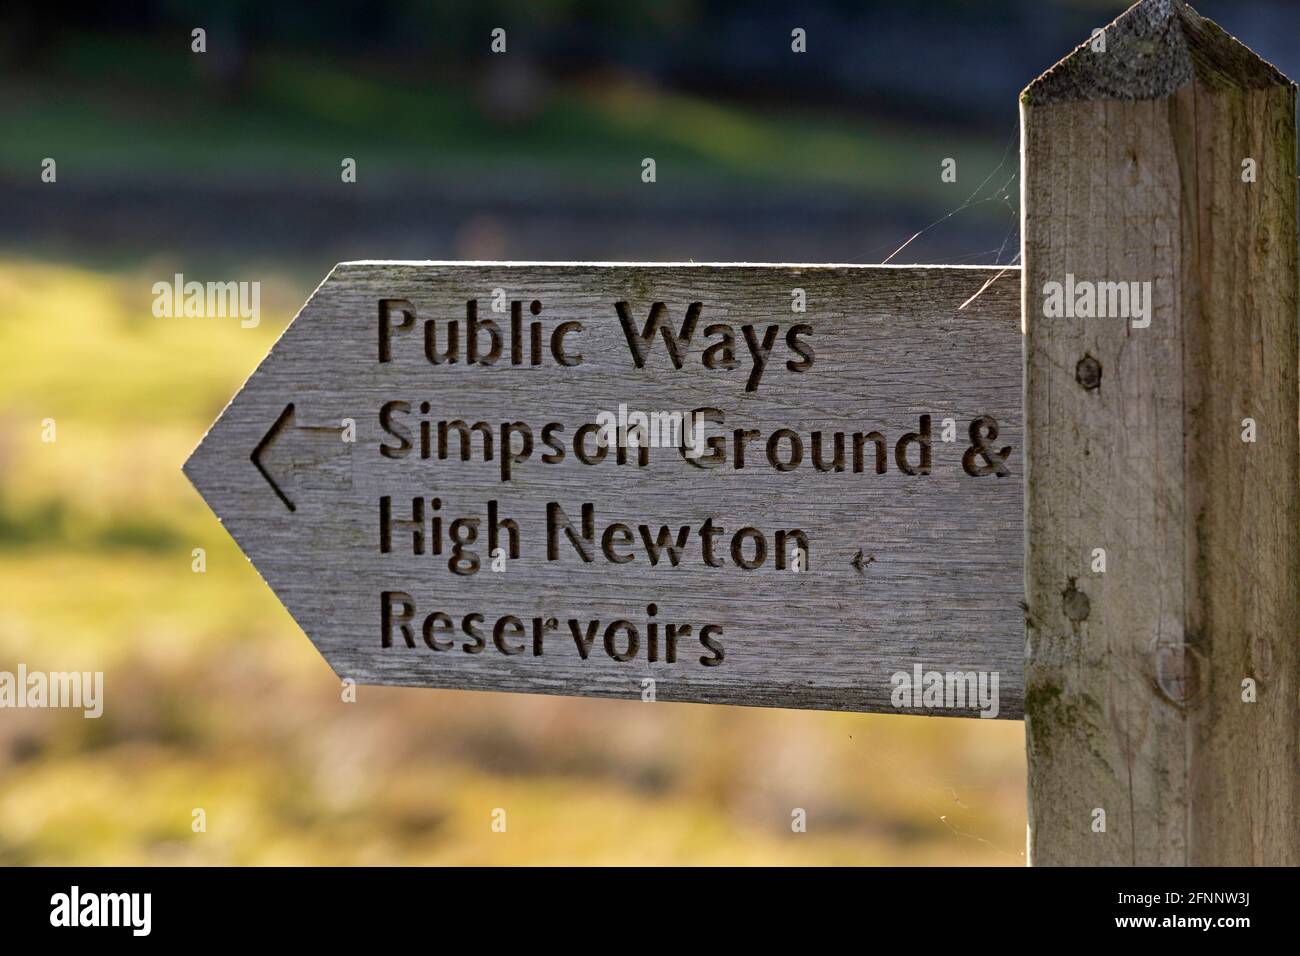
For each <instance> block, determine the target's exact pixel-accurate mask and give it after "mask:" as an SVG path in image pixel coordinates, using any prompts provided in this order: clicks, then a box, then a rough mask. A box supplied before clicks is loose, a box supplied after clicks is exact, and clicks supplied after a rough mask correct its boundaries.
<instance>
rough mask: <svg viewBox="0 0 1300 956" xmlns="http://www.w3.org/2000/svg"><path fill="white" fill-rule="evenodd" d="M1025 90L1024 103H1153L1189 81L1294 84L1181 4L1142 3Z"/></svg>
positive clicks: (1164, 0)
mask: <svg viewBox="0 0 1300 956" xmlns="http://www.w3.org/2000/svg"><path fill="white" fill-rule="evenodd" d="M1102 33H1103V36H1104V47H1102V46H1101V44H1100V43H1099V42H1098V38H1097V37H1091V38H1089V39H1088V40H1085V41H1084V42H1083V43H1081V44H1080V45H1079V46H1078V47H1077V48H1076V49H1075V50H1074V52H1072V53H1071V54H1070V55H1069V56H1067V57H1066V58H1065V59H1063V60H1062V61H1061V62H1060V63H1057V64H1056V65H1055V66H1054V67H1052V68H1051V69H1050V70H1048V71H1047V72H1046V73H1044V74H1043V75H1042V76H1040V77H1039V78H1038V79H1036V80H1034V82H1032V83H1030V84H1029V86H1028V87H1026V89H1025V91H1024V92H1023V93H1022V94H1021V96H1020V98H1021V101H1022V102H1025V103H1033V104H1039V103H1051V102H1064V101H1070V100H1153V99H1159V98H1161V97H1164V96H1168V95H1169V94H1171V93H1173V92H1174V91H1175V90H1177V89H1179V88H1180V87H1183V86H1185V85H1186V84H1188V83H1190V82H1193V81H1196V82H1199V83H1201V84H1203V85H1204V86H1206V87H1208V88H1211V89H1264V88H1267V87H1274V86H1288V85H1294V84H1293V83H1292V81H1291V80H1290V79H1289V78H1288V77H1286V76H1285V75H1283V74H1282V73H1281V72H1280V71H1279V70H1278V69H1276V68H1275V67H1274V66H1273V65H1272V64H1270V63H1268V62H1266V61H1265V60H1264V59H1263V58H1262V57H1260V56H1259V55H1258V54H1256V53H1255V52H1254V51H1253V50H1251V49H1250V48H1249V47H1248V46H1246V45H1245V44H1244V43H1242V42H1240V41H1239V40H1237V39H1236V38H1235V37H1233V36H1231V35H1229V34H1228V33H1227V32H1226V31H1224V30H1223V29H1222V28H1221V27H1220V26H1219V25H1218V24H1216V23H1214V22H1213V21H1211V20H1207V19H1205V18H1204V17H1202V16H1201V15H1200V14H1199V13H1197V12H1196V11H1195V10H1193V9H1192V8H1191V7H1189V6H1188V5H1187V4H1186V3H1185V2H1183V0H1141V2H1140V3H1137V4H1135V5H1134V6H1132V7H1130V8H1129V9H1128V10H1127V11H1126V12H1124V13H1123V14H1122V15H1120V16H1119V17H1118V18H1117V19H1116V20H1115V21H1114V22H1113V23H1111V24H1110V25H1109V26H1107V27H1106V28H1105V29H1104V30H1103V31H1102Z"/></svg>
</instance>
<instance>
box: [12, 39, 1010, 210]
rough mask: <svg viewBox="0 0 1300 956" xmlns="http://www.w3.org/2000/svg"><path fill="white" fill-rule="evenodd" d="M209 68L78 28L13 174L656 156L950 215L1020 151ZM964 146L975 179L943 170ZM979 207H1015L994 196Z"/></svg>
mask: <svg viewBox="0 0 1300 956" xmlns="http://www.w3.org/2000/svg"><path fill="white" fill-rule="evenodd" d="M203 66H204V60H203V57H201V56H194V55H191V54H189V53H187V52H185V50H184V48H181V49H180V50H176V49H174V48H171V49H160V48H159V47H158V46H157V44H156V42H151V41H146V40H143V39H132V38H128V37H113V38H112V39H111V40H105V39H96V38H91V37H77V36H70V37H69V38H67V39H66V40H65V41H64V42H63V43H62V44H61V45H60V47H59V55H58V57H57V58H56V59H55V60H54V61H53V62H52V63H51V64H49V66H48V69H46V71H45V72H44V74H43V75H42V78H41V82H40V83H34V82H23V81H22V80H20V79H19V78H16V77H15V78H10V81H9V82H7V83H6V84H5V89H4V91H3V92H0V104H2V105H3V109H0V172H3V173H5V174H8V175H11V176H14V177H23V178H26V177H29V176H31V175H33V170H38V169H39V166H40V162H41V160H42V159H43V158H44V157H46V156H52V157H55V158H57V159H59V161H60V162H61V163H67V164H69V165H68V169H69V171H70V172H72V171H75V174H76V175H78V176H81V177H93V176H96V175H98V176H116V177H123V176H126V177H130V176H136V177H154V178H159V179H161V178H166V177H182V178H184V177H191V178H209V179H210V178H211V177H213V176H214V175H220V174H222V173H227V172H231V171H233V170H238V171H239V173H240V175H241V176H244V177H247V176H252V175H261V176H264V177H266V178H268V179H274V178H276V177H290V178H291V179H292V180H293V181H294V182H296V183H299V184H310V183H312V182H315V183H318V184H319V185H321V186H326V185H333V184H336V183H337V182H338V177H339V164H340V162H341V160H342V158H343V157H345V156H346V157H352V158H355V159H356V160H357V161H358V166H359V169H360V177H359V182H362V183H366V182H376V181H385V180H398V181H402V182H416V183H419V182H425V183H438V184H440V185H442V186H444V187H447V186H449V185H451V184H454V183H457V182H473V181H482V180H483V179H485V178H491V177H497V178H498V179H502V180H509V179H510V178H521V177H523V178H527V180H528V181H529V182H530V183H532V184H533V187H534V188H535V189H537V190H539V191H541V192H543V193H547V192H551V191H554V192H560V193H564V192H573V193H576V192H589V191H592V190H604V191H607V192H608V191H617V190H620V189H622V190H628V189H634V188H636V187H637V186H638V185H639V173H640V163H641V160H642V158H644V157H646V156H652V157H654V158H655V160H656V163H657V166H658V170H659V175H660V176H661V177H664V176H673V177H675V180H674V181H675V183H676V184H677V185H678V187H679V188H680V187H682V186H683V185H684V184H687V183H693V184H695V185H696V186H697V187H698V188H699V189H701V190H709V189H717V188H745V187H751V188H752V187H764V188H768V189H773V188H775V189H779V190H782V191H785V192H789V193H792V194H794V195H798V194H799V193H800V192H801V191H804V192H806V191H808V190H823V191H826V192H827V193H830V192H831V191H833V194H834V195H837V196H844V197H846V198H868V197H869V198H874V199H876V200H879V199H881V198H882V197H888V198H890V199H892V200H895V201H897V202H899V203H911V204H914V205H918V206H922V207H925V208H927V209H931V210H938V211H941V212H942V211H948V210H950V209H951V208H952V207H953V206H954V205H955V204H956V203H958V202H961V201H962V200H963V199H965V198H966V196H967V195H969V193H970V188H971V187H972V186H973V185H974V184H977V183H979V182H980V181H981V180H982V179H983V178H984V177H985V176H987V175H989V174H990V173H992V172H993V171H994V170H997V169H999V168H1006V167H1005V164H1006V161H1007V156H1008V153H1007V143H1006V142H994V141H988V140H983V139H980V138H978V137H972V136H971V135H970V134H968V133H961V134H958V133H955V132H954V131H952V130H942V129H935V128H930V127H925V126H920V125H911V124H907V123H904V122H899V121H896V120H893V121H885V120H881V119H878V118H873V117H871V116H869V115H867V114H866V113H865V111H864V113H863V114H862V115H856V116H855V115H845V114H844V113H842V112H840V113H830V112H828V113H825V114H824V115H823V114H818V113H816V112H811V111H809V110H808V109H807V108H803V109H801V110H800V111H799V112H797V113H796V112H793V111H789V112H785V111H781V110H774V109H762V108H759V107H755V106H750V105H745V104H739V103H731V104H719V103H715V102H710V101H707V100H704V99H702V98H698V97H693V96H690V95H685V94H682V93H679V92H674V91H670V90H664V89H657V88H652V87H649V86H647V85H645V84H644V83H643V82H641V81H638V80H637V79H636V78H635V77H633V76H629V75H622V76H611V77H600V78H588V79H570V80H565V81H562V82H555V83H547V82H545V81H544V80H542V78H541V77H532V78H530V80H529V87H530V88H536V89H540V90H541V91H542V92H540V93H537V94H536V95H535V97H534V101H532V102H530V103H529V104H528V105H527V106H526V107H525V108H522V109H519V110H515V111H513V112H512V110H511V109H509V108H504V107H501V108H498V107H496V106H494V105H493V104H494V103H495V102H496V101H495V100H493V99H492V95H493V94H491V93H490V92H488V90H489V89H490V86H489V85H488V84H483V87H484V88H483V89H476V88H475V87H474V86H473V85H472V84H467V83H465V82H463V81H461V80H459V79H457V78H454V77H447V76H442V75H439V74H438V73H437V71H436V69H434V68H432V66H433V65H423V66H422V65H420V64H411V63H403V62H400V61H399V62H395V63H391V64H390V63H382V64H376V63H360V64H354V65H353V66H354V67H355V68H353V69H348V68H347V67H346V66H341V65H340V64H339V63H338V62H335V61H332V60H327V59H323V58H313V57H309V56H304V55H295V54H288V53H284V52H277V53H276V55H275V56H255V57H252V58H251V59H250V60H249V63H248V65H247V67H246V69H244V70H243V71H242V72H241V74H240V79H239V81H238V84H237V88H236V89H234V90H232V89H231V88H230V87H229V84H225V83H223V82H221V81H217V80H214V79H213V77H212V76H210V75H208V74H205V73H204V72H203V69H202V68H203ZM425 67H428V68H425ZM505 115H509V118H505ZM1014 132H1015V130H1014V129H1009V130H1008V135H1013V134H1014ZM181 133H183V135H178V134H181ZM949 156H951V157H954V158H956V159H957V160H958V162H959V165H960V169H961V171H962V173H961V182H962V184H963V185H962V186H957V185H955V184H952V183H944V182H942V181H941V180H940V177H939V169H940V166H939V164H940V160H941V159H942V158H944V157H949ZM1012 159H1014V157H1012ZM1013 167H1014V163H1012V168H1010V171H1009V173H1008V175H1010V173H1013V172H1014V168H1013ZM966 184H970V185H969V186H968V185H966ZM963 190H964V191H963ZM973 212H974V214H975V215H977V216H978V215H988V216H1001V215H1002V212H1001V211H1000V210H998V209H996V208H993V207H992V206H990V207H989V208H984V209H981V208H976V209H975V210H974V211H973Z"/></svg>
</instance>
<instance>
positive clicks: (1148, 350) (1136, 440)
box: [1021, 0, 1300, 865]
mask: <svg viewBox="0 0 1300 956" xmlns="http://www.w3.org/2000/svg"><path fill="white" fill-rule="evenodd" d="M1107 39H1108V42H1107V52H1106V53H1105V54H1097V53H1094V52H1092V51H1091V50H1090V49H1089V48H1088V47H1087V46H1084V47H1081V48H1080V50H1078V51H1076V52H1075V53H1074V54H1072V55H1071V57H1070V58H1068V59H1067V60H1066V61H1064V63H1063V64H1061V65H1060V66H1058V67H1056V68H1054V69H1053V70H1052V71H1049V72H1048V73H1047V74H1046V75H1045V76H1044V77H1043V78H1042V79H1040V80H1039V81H1038V82H1036V83H1035V84H1033V85H1031V86H1030V87H1029V88H1028V89H1027V90H1026V91H1025V93H1024V95H1023V96H1022V100H1021V103H1022V113H1021V115H1022V126H1023V158H1022V161H1023V197H1024V203H1023V214H1024V228H1023V230H1022V234H1023V235H1022V237H1023V243H1024V248H1023V260H1022V261H1023V263H1024V270H1025V271H1024V277H1023V278H1024V286H1025V289H1024V291H1025V300H1024V313H1025V316H1026V321H1027V334H1026V339H1025V392H1026V404H1025V407H1026V415H1027V426H1026V431H1027V434H1026V440H1027V442H1028V453H1029V464H1028V469H1027V475H1026V482H1027V492H1026V515H1027V522H1026V539H1027V551H1026V590H1027V604H1028V612H1027V615H1026V619H1027V632H1028V635H1027V636H1028V657H1027V660H1026V706H1025V711H1026V715H1025V716H1026V734H1027V743H1028V757H1029V804H1030V806H1029V818H1030V821H1029V822H1030V847H1029V850H1030V858H1031V861H1032V862H1033V863H1035V864H1156V865H1167V864H1199V865H1241V864H1290V865H1295V864H1296V863H1297V862H1300V753H1298V750H1297V741H1298V740H1300V696H1298V689H1300V688H1298V686H1297V675H1298V673H1300V640H1298V636H1297V628H1298V625H1300V507H1298V505H1300V501H1298V495H1300V429H1298V417H1300V407H1298V403H1297V281H1298V279H1297V233H1296V210H1297V197H1296V159H1295V156H1296V126H1295V88H1294V86H1293V85H1292V84H1291V83H1290V82H1289V81H1287V80H1286V79H1285V78H1284V77H1282V76H1281V75H1280V74H1278V73H1277V72H1276V71H1275V70H1273V69H1272V68H1271V67H1268V66H1267V64H1264V63H1262V61H1260V60H1258V58H1256V57H1254V55H1253V54H1251V53H1250V51H1249V50H1246V49H1245V48H1244V47H1242V46H1241V45H1240V44H1238V43H1237V42H1236V41H1235V40H1233V39H1232V38H1231V37H1228V36H1227V34H1225V33H1223V31H1222V30H1220V29H1218V28H1217V27H1215V26H1214V25H1213V24H1209V23H1208V22H1207V21H1204V20H1203V19H1201V18H1200V17H1199V16H1197V15H1196V14H1195V13H1194V12H1193V11H1191V10H1190V9H1188V8H1186V7H1185V6H1184V5H1183V4H1181V3H1173V2H1168V0H1148V2H1146V3H1143V4H1139V5H1138V7H1136V8H1134V9H1133V10H1132V11H1130V12H1129V13H1128V14H1126V15H1125V16H1124V17H1121V18H1120V19H1119V20H1117V21H1116V22H1115V23H1114V24H1112V25H1111V26H1110V27H1108V28H1107ZM1247 157H1250V158H1253V159H1254V160H1256V162H1257V169H1258V179H1257V181H1256V182H1253V183H1249V182H1243V177H1242V171H1243V165H1242V164H1243V160H1244V159H1246V158H1247ZM1067 274H1073V275H1074V276H1075V277H1076V278H1077V279H1079V280H1083V279H1087V280H1096V281H1103V280H1110V281H1150V282H1151V283H1152V295H1153V303H1154V309H1153V314H1152V317H1151V322H1150V326H1149V327H1147V328H1135V327H1133V323H1132V322H1130V321H1125V320H1124V319H1117V318H1046V317H1044V294H1043V293H1044V289H1045V287H1046V284H1047V283H1048V282H1052V281H1057V282H1060V281H1062V280H1064V279H1065V277H1066V275H1067ZM1085 358H1090V359H1091V360H1092V361H1093V362H1095V364H1096V368H1094V369H1092V370H1091V372H1090V375H1089V376H1081V374H1080V372H1081V368H1080V366H1079V363H1080V361H1081V360H1084V359H1085ZM1098 377H1099V380H1100V385H1099V386H1098V387H1094V388H1088V387H1085V386H1084V384H1083V382H1089V383H1095V382H1096V380H1097V378H1098ZM1246 418H1253V419H1254V420H1255V421H1256V422H1257V427H1258V441H1257V442H1256V443H1254V444H1250V443H1246V442H1243V440H1242V429H1243V426H1242V423H1243V419H1246ZM1094 548H1104V549H1105V550H1106V553H1107V569H1106V571H1105V573H1094V572H1093V570H1092V567H1091V561H1092V553H1093V549H1094ZM1247 679H1249V680H1252V681H1254V682H1255V684H1256V686H1257V694H1258V699H1257V701H1256V702H1254V703H1248V702H1244V701H1243V697H1242V694H1243V681H1245V680H1247ZM1096 808H1101V809H1103V810H1104V811H1105V820H1106V829H1105V832H1104V833H1099V832H1094V829H1093V822H1094V819H1095V818H1094V811H1095V809H1096Z"/></svg>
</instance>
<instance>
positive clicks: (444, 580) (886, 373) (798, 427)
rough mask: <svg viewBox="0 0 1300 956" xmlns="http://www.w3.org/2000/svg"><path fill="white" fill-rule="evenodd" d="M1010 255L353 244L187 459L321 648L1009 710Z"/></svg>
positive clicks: (494, 684)
mask: <svg viewBox="0 0 1300 956" xmlns="http://www.w3.org/2000/svg"><path fill="white" fill-rule="evenodd" d="M1001 272H1002V270H997V269H985V268H968V269H948V268H887V267H871V266H748V265H734V266H715V265H659V266H655V265H631V264H621V265H620V264H608V265H559V264H551V265H543V264H508V265H506V264H472V263H470V264H466V263H365V262H358V263H344V264H342V265H339V266H338V267H336V268H335V269H334V271H333V272H332V273H331V274H330V276H329V278H328V279H326V281H325V282H324V283H323V284H322V285H321V287H320V288H319V289H318V290H317V291H316V293H315V294H314V295H313V296H312V298H311V300H310V301H309V302H308V303H307V305H306V307H305V308H304V309H303V311H302V314H301V315H300V316H299V317H298V318H297V320H296V321H295V322H294V324H293V325H292V326H291V327H290V329H289V330H288V331H287V332H286V333H285V336H284V338H283V339H282V340H281V341H280V342H279V343H278V344H277V345H276V347H275V348H274V349H273V351H272V352H271V354H270V356H268V358H267V360H266V362H265V363H264V364H263V366H262V367H261V368H260V369H259V370H258V371H257V373H256V374H254V376H253V377H252V379H250V381H249V383H248V385H247V386H246V387H245V388H244V390H243V391H241V392H240V394H239V395H238V396H237V397H236V399H235V401H234V402H233V403H232V404H231V406H230V407H229V408H228V409H227V410H226V412H225V413H224V414H223V415H222V417H221V420H220V421H219V422H218V423H217V425H216V426H215V427H214V428H213V430H212V432H211V434H210V435H209V436H208V438H207V439H205V441H204V443H203V445H202V446H201V447H200V448H199V450H198V451H197V452H196V453H195V456H194V458H193V460H192V461H191V462H190V464H189V465H188V466H187V469H188V471H189V473H190V475H191V476H192V477H193V479H194V482H195V484H196V485H197V487H198V488H199V490H200V491H201V492H202V493H203V495H204V496H205V497H206V498H207V499H208V501H209V503H210V504H211V505H212V508H213V510H214V511H216V512H217V513H218V514H219V515H221V516H222V520H223V521H224V522H225V524H226V526H227V527H228V528H229V530H230V532H231V533H232V534H233V535H234V536H235V538H236V540H238V541H239V542H240V544H241V545H242V546H243V548H244V550H245V552H246V553H247V554H248V555H249V557H250V559H251V560H252V561H253V562H254V563H255V564H256V565H257V567H258V568H259V569H260V570H261V572H262V574H263V575H264V576H265V577H266V580H267V581H268V583H269V584H270V585H271V586H272V587H273V588H274V589H275V591H276V593H277V594H278V595H279V596H280V598H281V600H283V601H284V602H285V605H286V606H287V607H288V608H289V610H290V611H291V612H292V613H293V615H294V616H295V618H296V619H297V620H298V621H299V622H300V623H301V624H302V626H303V628H304V630H305V631H306V632H307V633H308V635H310V637H311V638H312V640H313V641H315V643H316V645H317V647H318V648H319V649H320V651H321V653H322V654H324V656H325V658H326V659H327V660H328V661H329V662H330V664H331V666H333V668H334V669H335V671H336V672H337V673H338V674H339V675H341V676H344V677H347V676H351V677H353V678H355V679H357V680H358V681H361V682H367V683H389V684H415V685H420V686H428V687H464V688H477V689H484V690H513V691H532V692H540V693H552V694H580V695H598V696H611V697H625V698H639V697H641V696H642V695H644V694H647V693H649V694H652V695H653V696H654V697H655V698H656V699H661V700H689V701H713V702H720V703H737V704H766V705H773V706H781V707H817V708H834V709H837V710H895V709H898V710H902V711H912V712H926V710H927V708H929V709H935V708H936V707H938V708H944V707H945V706H949V707H950V706H956V707H957V711H956V712H959V713H960V712H964V713H976V712H982V713H987V714H989V715H990V716H1000V717H1019V716H1020V712H1021V701H1022V693H1021V686H1022V677H1021V671H1022V660H1023V637H1022V632H1021V627H1022V613H1021V610H1020V607H1019V601H1020V598H1021V575H1022V567H1023V564H1022V541H1021V535H1020V532H1019V528H1020V521H1021V517H1020V516H1021V513H1022V509H1023V485H1022V483H1021V481H1020V479H1019V476H1020V474H1021V466H1022V460H1021V452H1020V447H1021V441H1022V438H1021V435H1022V429H1021V412H1020V405H1021V393H1020V330H1019V314H1018V313H1019V297H1018V292H1019V287H1018V284H1017V282H1016V278H1017V272H1016V270H1011V271H1010V272H1009V273H1007V274H1005V275H1001V274H1000V273H1001ZM995 280H996V281H995ZM494 306H495V307H496V311H494V308H493V307H494ZM345 423H355V424H354V425H353V426H351V427H352V428H353V429H354V432H355V434H353V435H349V434H345V432H347V430H348V428H349V426H348V425H346V424H345ZM348 438H352V439H353V440H351V441H349V440H346V439H348ZM917 664H921V665H924V666H923V671H937V672H941V673H945V672H954V673H961V674H962V675H963V678H962V681H963V684H962V687H961V690H962V692H963V697H962V700H961V701H960V702H957V701H956V700H950V699H948V698H940V699H937V698H936V697H935V695H934V693H933V692H932V693H931V695H930V699H929V702H928V704H927V702H926V701H925V700H923V699H922V696H923V695H922V694H921V693H920V691H921V690H922V689H921V688H918V689H917V690H918V692H917V694H916V695H915V700H913V697H912V695H911V693H910V690H911V684H910V682H911V681H912V680H913V679H914V665H917ZM900 673H902V674H904V675H905V676H906V678H907V681H908V682H909V683H908V685H907V687H906V688H903V689H901V690H899V693H898V694H895V691H896V690H898V689H899V686H900V685H902V684H903V680H902V679H901V678H900V679H895V675H898V674H900ZM967 674H971V675H973V680H974V684H971V683H969V680H968V678H967V677H966V676H965V675H967ZM981 680H982V681H983V683H984V688H985V693H984V700H983V703H981V700H980V697H979V684H980V681H981ZM647 681H650V682H651V683H647ZM990 682H993V683H990ZM957 689H958V688H956V687H954V688H953V690H954V692H955V691H956V690H957ZM904 690H905V691H906V692H907V693H906V697H905V698H904V693H903V692H904ZM967 691H969V695H968V696H967V693H966V692H967ZM993 693H996V695H997V699H996V700H995V701H994V700H991V699H990V695H991V694H993ZM891 698H892V700H891ZM897 701H902V704H901V705H898V704H897V703H896V702H897ZM941 712H948V713H952V712H953V710H951V709H947V710H943V711H941Z"/></svg>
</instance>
